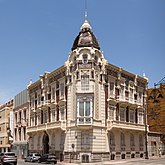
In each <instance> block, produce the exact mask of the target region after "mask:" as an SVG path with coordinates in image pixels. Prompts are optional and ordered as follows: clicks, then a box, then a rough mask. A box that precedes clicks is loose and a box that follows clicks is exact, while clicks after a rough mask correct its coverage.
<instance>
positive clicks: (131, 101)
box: [107, 94, 143, 106]
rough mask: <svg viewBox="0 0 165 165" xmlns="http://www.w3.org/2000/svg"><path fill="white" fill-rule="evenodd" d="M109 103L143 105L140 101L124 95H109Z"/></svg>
mask: <svg viewBox="0 0 165 165" xmlns="http://www.w3.org/2000/svg"><path fill="white" fill-rule="evenodd" d="M107 101H109V102H116V103H125V104H128V103H129V104H134V105H140V106H142V105H143V101H142V99H140V98H138V99H134V98H133V97H127V96H125V95H118V96H116V95H115V94H111V95H110V96H109V98H108V100H107Z"/></svg>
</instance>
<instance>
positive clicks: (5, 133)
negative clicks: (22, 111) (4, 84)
mask: <svg viewBox="0 0 165 165" xmlns="http://www.w3.org/2000/svg"><path fill="white" fill-rule="evenodd" d="M12 111H13V100H11V101H9V102H7V103H6V104H3V105H1V106H0V152H7V151H10V150H11V143H12V142H13V137H12V132H11V127H10V126H11V125H12V121H11V120H10V116H11V115H12Z"/></svg>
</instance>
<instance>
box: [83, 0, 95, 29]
mask: <svg viewBox="0 0 165 165" xmlns="http://www.w3.org/2000/svg"><path fill="white" fill-rule="evenodd" d="M83 29H90V30H92V28H91V26H90V24H89V22H88V14H87V0H85V20H84V23H83V24H82V26H81V30H83Z"/></svg>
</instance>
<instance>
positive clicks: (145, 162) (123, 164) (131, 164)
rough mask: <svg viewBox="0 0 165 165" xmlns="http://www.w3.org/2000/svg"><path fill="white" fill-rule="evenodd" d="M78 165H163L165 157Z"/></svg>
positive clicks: (61, 164) (60, 164) (29, 164)
mask: <svg viewBox="0 0 165 165" xmlns="http://www.w3.org/2000/svg"><path fill="white" fill-rule="evenodd" d="M44 164H45V163H30V162H24V160H18V164H17V165H44ZM47 165H50V164H47ZM57 165H78V164H74V163H62V162H59V163H57ZM79 165H165V157H164V158H160V159H137V160H135V159H134V160H132V159H130V160H119V161H115V160H114V161H109V162H97V163H80V164H79Z"/></svg>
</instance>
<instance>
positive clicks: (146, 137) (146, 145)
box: [144, 104, 149, 159]
mask: <svg viewBox="0 0 165 165" xmlns="http://www.w3.org/2000/svg"><path fill="white" fill-rule="evenodd" d="M144 111H145V112H144V115H145V151H146V153H145V159H149V157H148V126H147V109H146V104H145V110H144Z"/></svg>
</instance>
